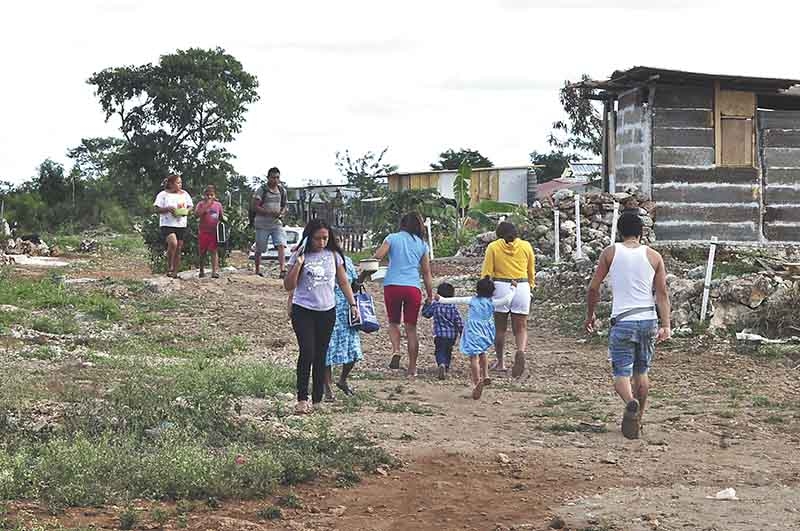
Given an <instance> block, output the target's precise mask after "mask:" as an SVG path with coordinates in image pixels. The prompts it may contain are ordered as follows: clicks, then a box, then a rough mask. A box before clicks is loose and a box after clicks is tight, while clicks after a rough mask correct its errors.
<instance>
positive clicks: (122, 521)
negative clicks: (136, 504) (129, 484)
mask: <svg viewBox="0 0 800 531" xmlns="http://www.w3.org/2000/svg"><path fill="white" fill-rule="evenodd" d="M138 521H139V515H138V513H137V511H136V509H134V508H133V507H130V506H128V507H126V508H125V509H124V510H123V511H122V512H121V513H120V515H119V528H120V529H133V526H135V525H136V522H138Z"/></svg>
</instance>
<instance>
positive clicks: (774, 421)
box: [764, 415, 786, 424]
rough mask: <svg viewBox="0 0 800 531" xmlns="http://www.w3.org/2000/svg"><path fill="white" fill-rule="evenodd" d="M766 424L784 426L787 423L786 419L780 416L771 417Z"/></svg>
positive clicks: (766, 420)
mask: <svg viewBox="0 0 800 531" xmlns="http://www.w3.org/2000/svg"><path fill="white" fill-rule="evenodd" d="M764 422H766V423H767V424H783V423H784V422H786V419H785V418H783V417H782V416H780V415H770V416H769V417H767V418H766V419H765V420H764Z"/></svg>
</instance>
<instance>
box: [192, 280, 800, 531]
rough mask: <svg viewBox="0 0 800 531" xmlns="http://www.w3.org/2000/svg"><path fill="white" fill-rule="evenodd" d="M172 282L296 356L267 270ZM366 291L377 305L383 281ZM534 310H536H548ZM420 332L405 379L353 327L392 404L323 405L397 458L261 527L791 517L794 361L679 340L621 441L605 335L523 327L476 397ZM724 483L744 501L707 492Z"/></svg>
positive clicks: (665, 522) (726, 523) (310, 490)
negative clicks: (636, 423) (416, 364)
mask: <svg viewBox="0 0 800 531" xmlns="http://www.w3.org/2000/svg"><path fill="white" fill-rule="evenodd" d="M459 267H461V266H460V265H459ZM440 272H441V270H440ZM448 272H451V271H448ZM181 291H182V292H185V293H186V294H187V295H188V294H191V296H196V295H197V294H198V293H203V297H205V298H206V299H207V300H208V302H209V304H208V306H210V307H220V308H224V310H223V311H221V312H220V313H216V316H215V318H214V319H213V322H210V323H209V325H210V326H211V325H213V326H215V327H217V328H218V329H224V330H225V331H226V333H230V334H239V335H244V336H246V337H247V338H248V339H249V341H250V342H251V345H252V355H253V356H256V357H258V358H262V359H271V360H275V361H279V362H281V363H286V364H292V363H293V361H294V349H295V346H294V337H293V335H292V333H291V329H290V326H289V324H288V320H287V318H286V315H285V299H283V293H282V292H281V291H280V286H279V282H278V281H277V280H271V279H261V278H258V277H255V276H252V275H246V274H242V275H233V276H231V277H228V278H227V279H224V280H223V282H222V283H221V284H212V283H211V282H209V281H206V280H204V281H199V280H198V281H187V282H183V283H182V284H181ZM372 292H373V294H374V295H375V297H376V300H377V302H378V305H379V312H380V313H382V297H381V294H380V290H379V289H375V288H373V289H372ZM535 311H537V310H535ZM538 311H539V312H540V315H539V316H537V317H538V318H537V319H536V322H539V323H547V322H548V318H545V319H542V318H541V312H543V311H544V310H542V309H539V310H538ZM201 312H202V313H205V311H201ZM254 315H257V316H258V318H257V319H256V320H255V321H254V320H253V316H254ZM549 319H551V321H552V316H551V317H550V318H549ZM552 322H554V321H552ZM420 332H421V336H422V338H421V356H420V358H421V363H420V365H421V368H422V369H423V375H422V376H421V377H420V378H419V379H418V380H417V381H414V382H409V381H407V380H406V379H405V378H404V377H403V376H402V374H401V373H399V372H394V371H390V370H388V369H386V368H385V365H386V362H387V361H388V357H389V356H388V339H387V338H386V336H385V334H384V333H383V332H380V333H378V334H374V335H367V336H364V338H363V341H364V350H365V353H366V356H367V359H366V360H365V362H364V363H362V364H361V366H360V367H359V369H358V370H359V371H360V375H361V377H362V379H360V380H357V381H356V385H357V387H358V389H359V391H361V392H362V393H365V394H368V395H369V396H370V397H371V398H372V399H374V400H375V401H377V402H378V403H380V404H397V405H398V406H397V407H391V408H386V407H384V408H383V409H391V411H389V412H382V408H381V407H377V408H375V407H368V406H365V407H363V408H361V409H359V410H358V411H356V412H353V413H347V412H344V411H341V410H340V408H338V407H336V406H335V407H333V408H331V411H329V412H328V413H327V414H328V415H329V416H330V419H331V421H332V422H334V423H335V424H336V425H338V426H339V427H340V428H341V429H345V430H349V429H355V428H365V429H366V430H367V431H369V432H370V433H371V434H372V435H373V436H375V437H376V438H377V439H378V440H380V441H382V444H384V446H386V447H388V448H390V449H391V450H392V451H393V452H394V453H395V454H396V455H397V456H399V457H400V458H401V459H402V461H403V462H404V463H405V466H404V467H403V468H401V469H399V470H396V471H390V472H389V473H388V474H387V475H386V477H384V476H382V475H378V476H375V477H370V478H366V479H365V481H363V482H362V483H360V484H358V485H356V486H355V487H352V488H348V489H342V488H336V487H335V486H333V485H326V484H324V483H323V484H321V485H318V486H312V487H307V488H304V489H301V490H300V491H298V492H299V494H300V496H301V498H302V499H303V502H304V506H305V508H304V509H302V510H296V511H292V510H288V511H285V515H284V519H283V520H281V521H280V522H276V523H270V524H264V523H259V524H258V525H261V526H262V527H264V528H270V529H272V528H274V529H319V530H322V529H348V530H373V529H374V530H416V529H419V530H423V529H475V530H479V529H480V530H483V529H544V528H546V527H547V526H548V524H549V523H550V521H551V519H552V518H553V517H554V516H556V515H558V516H560V517H561V518H563V519H564V520H565V524H566V526H567V528H570V529H597V530H599V529H617V530H627V529H630V530H637V529H656V528H657V529H686V528H687V526H688V528H691V529H718V530H722V529H725V530H732V531H738V530H746V529H763V528H768V527H770V525H772V524H778V523H784V524H786V525H788V527H786V528H790V527H792V525H794V526H798V527H800V513H798V512H797V511H798V510H800V502H798V500H800V489H798V478H799V477H800V458H799V457H798V455H800V453H798V450H800V419H799V418H798V408H797V406H798V404H800V394H798V385H797V384H798V374H797V372H796V371H791V370H788V369H785V368H783V367H782V366H781V365H780V364H779V363H777V362H776V361H772V360H754V359H752V358H749V357H745V356H740V355H738V354H735V353H734V352H732V351H731V349H730V346H729V345H728V344H727V342H725V341H723V340H714V339H702V340H697V339H695V340H691V341H687V340H683V341H675V342H673V344H672V345H670V346H669V347H665V348H663V349H661V350H660V352H659V354H658V358H657V360H656V363H655V370H654V371H653V379H654V382H655V385H654V392H653V398H652V401H651V407H650V409H649V411H648V413H647V416H646V425H645V431H644V435H643V437H642V439H641V440H639V441H627V440H625V439H624V438H623V437H622V436H621V434H620V433H619V429H618V425H619V420H620V414H621V403H620V402H619V401H618V399H617V398H616V397H615V396H614V395H613V393H612V391H611V388H610V377H609V371H608V367H607V362H606V353H605V349H604V346H603V345H602V344H601V343H599V342H597V343H593V342H586V341H585V340H580V339H578V338H577V337H564V335H563V334H561V333H559V332H557V331H556V330H554V329H550V328H547V325H546V324H545V325H544V326H542V325H539V326H537V327H534V326H533V325H532V326H531V331H530V332H531V339H532V342H531V346H530V348H529V356H528V360H529V370H528V371H527V374H526V375H525V376H524V377H523V378H522V379H521V380H517V381H512V380H511V379H510V378H507V377H505V376H499V377H497V378H496V379H495V381H494V383H493V385H492V386H491V387H489V388H488V390H487V392H486V393H485V395H484V397H483V399H482V400H480V401H477V402H476V401H473V400H472V399H470V398H469V396H468V394H469V388H468V386H467V379H468V378H467V372H466V369H467V367H466V364H465V362H464V360H462V359H460V358H459V359H458V360H457V362H456V364H455V366H454V368H453V371H452V374H451V378H450V379H449V380H448V381H446V382H439V381H437V380H435V379H434V378H433V369H434V366H433V359H432V358H433V357H432V355H431V352H432V342H433V339H432V337H431V333H430V326H429V324H428V323H427V322H422V323H421V326H420ZM404 409H405V410H408V412H402V413H398V412H397V411H403V410H404ZM727 487H734V488H736V489H737V491H738V492H740V497H741V500H740V501H728V502H725V501H717V500H707V499H706V496H712V495H714V494H715V493H716V492H718V491H720V490H722V489H724V488H727ZM251 507H252V504H243V505H242V509H241V511H240V512H239V516H240V517H241V518H242V519H245V520H248V521H250V522H253V523H255V520H254V519H253V518H252V515H253V512H252V510H250V508H251ZM248 511H249V512H248ZM232 516H233V515H232ZM789 522H791V523H792V525H789ZM204 525H205V527H206V528H215V529H223V528H226V525H227V524H225V523H224V522H218V525H211V522H207V523H206V524H204Z"/></svg>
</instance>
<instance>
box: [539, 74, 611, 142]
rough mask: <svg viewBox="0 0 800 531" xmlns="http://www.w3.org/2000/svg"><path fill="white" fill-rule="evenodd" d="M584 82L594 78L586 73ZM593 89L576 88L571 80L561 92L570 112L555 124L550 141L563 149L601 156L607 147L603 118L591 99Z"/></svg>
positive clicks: (565, 105)
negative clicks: (604, 147) (604, 145)
mask: <svg viewBox="0 0 800 531" xmlns="http://www.w3.org/2000/svg"><path fill="white" fill-rule="evenodd" d="M581 79H582V80H583V81H588V80H589V79H590V77H589V76H588V75H586V74H583V76H582V77H581ZM589 93H590V90H589V89H585V88H576V87H574V86H573V84H572V82H570V81H569V80H567V81H565V82H564V86H563V87H562V88H561V91H560V93H559V99H560V101H561V106H562V107H563V108H564V112H565V113H566V115H567V119H566V120H558V121H556V122H554V123H553V129H554V131H553V133H551V134H550V137H549V138H548V143H549V144H550V145H551V146H553V147H555V148H556V149H558V150H560V151H564V150H574V151H578V152H585V153H592V154H594V155H600V154H601V152H602V148H603V119H602V117H601V116H600V113H599V112H598V111H597V109H596V108H595V107H594V105H593V104H592V100H590V99H589Z"/></svg>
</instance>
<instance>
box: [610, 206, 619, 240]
mask: <svg viewBox="0 0 800 531" xmlns="http://www.w3.org/2000/svg"><path fill="white" fill-rule="evenodd" d="M618 221H619V203H618V202H616V201H614V217H613V218H611V245H614V242H616V241H617V222H618Z"/></svg>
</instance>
